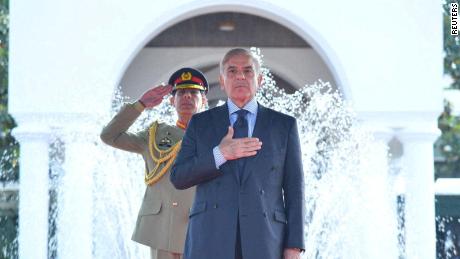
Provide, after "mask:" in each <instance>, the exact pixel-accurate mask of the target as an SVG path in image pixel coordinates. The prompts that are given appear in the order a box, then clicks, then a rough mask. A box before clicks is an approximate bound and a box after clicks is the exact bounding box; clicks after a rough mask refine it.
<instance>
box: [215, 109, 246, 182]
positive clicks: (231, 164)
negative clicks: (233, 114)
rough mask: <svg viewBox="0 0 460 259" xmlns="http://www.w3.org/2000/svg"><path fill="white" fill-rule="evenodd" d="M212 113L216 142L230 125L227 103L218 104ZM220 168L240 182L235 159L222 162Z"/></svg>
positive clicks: (225, 133)
mask: <svg viewBox="0 0 460 259" xmlns="http://www.w3.org/2000/svg"><path fill="white" fill-rule="evenodd" d="M211 114H212V122H213V124H214V125H213V126H214V129H215V133H216V135H215V136H217V137H218V138H219V139H218V141H217V142H218V143H219V142H220V141H221V140H222V138H223V137H224V136H225V135H227V132H228V126H230V118H229V114H228V106H227V103H225V104H224V105H221V106H218V107H216V108H214V112H213V113H211ZM220 168H221V169H222V170H228V171H229V173H231V174H233V175H234V176H235V181H236V182H237V183H239V182H240V179H239V175H238V172H237V170H238V169H237V167H236V163H235V160H233V161H227V162H226V163H224V164H223V165H222V166H221V167H220Z"/></svg>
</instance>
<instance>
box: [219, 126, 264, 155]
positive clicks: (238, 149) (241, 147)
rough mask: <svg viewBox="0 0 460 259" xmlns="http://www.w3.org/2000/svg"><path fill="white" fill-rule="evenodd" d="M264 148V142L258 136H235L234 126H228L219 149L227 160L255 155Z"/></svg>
mask: <svg viewBox="0 0 460 259" xmlns="http://www.w3.org/2000/svg"><path fill="white" fill-rule="evenodd" d="M261 148H262V142H261V141H260V140H259V139H258V138H237V139H234V138H233V127H231V126H229V127H228V132H227V135H225V136H224V137H223V138H222V140H221V141H220V144H219V150H220V152H221V153H222V155H224V158H225V159H226V160H235V159H238V158H242V157H249V156H255V155H256V154H257V151H258V150H259V149H261Z"/></svg>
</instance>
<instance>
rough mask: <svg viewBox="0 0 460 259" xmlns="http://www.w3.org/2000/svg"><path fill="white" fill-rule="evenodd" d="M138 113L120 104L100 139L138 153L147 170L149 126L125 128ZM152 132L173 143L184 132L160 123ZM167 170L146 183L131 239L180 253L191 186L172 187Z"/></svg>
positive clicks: (151, 165) (149, 161) (192, 191)
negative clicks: (181, 188) (139, 129)
mask: <svg viewBox="0 0 460 259" xmlns="http://www.w3.org/2000/svg"><path fill="white" fill-rule="evenodd" d="M139 115H140V112H139V111H137V110H136V109H134V107H133V106H132V105H130V104H127V105H125V106H123V107H122V108H121V110H120V112H118V114H117V115H115V117H114V118H113V119H112V120H111V121H110V122H109V124H108V125H107V126H105V127H104V129H103V130H102V133H101V139H102V140H103V141H104V142H105V143H106V144H108V145H110V146H113V147H115V148H119V149H122V150H126V151H129V152H135V153H138V154H141V155H142V157H143V158H144V161H145V165H146V169H147V170H148V171H149V172H150V170H152V169H153V168H154V166H155V163H154V161H153V160H152V158H151V155H150V151H149V130H148V129H145V130H144V131H141V132H138V133H136V134H133V133H129V132H127V131H128V128H129V127H130V126H131V125H132V124H133V123H134V121H135V120H136V119H137V118H138V117H139ZM155 135H156V136H155V140H156V143H160V141H161V140H162V139H164V138H165V137H166V136H167V137H168V139H170V140H172V144H175V143H177V142H178V141H180V140H181V139H182V137H183V135H184V132H183V131H182V130H181V129H180V128H177V127H175V126H174V127H173V126H169V125H167V124H164V123H160V124H159V125H158V129H157V132H156V134H155ZM155 152H156V151H155ZM169 173H170V172H167V173H166V174H165V175H164V176H163V177H162V178H161V179H160V180H159V181H158V182H157V183H155V184H153V185H152V186H147V189H146V190H145V194H144V199H143V201H142V206H141V208H140V210H139V215H138V218H137V222H136V228H135V229H134V233H133V236H132V240H134V241H136V242H138V243H141V244H144V245H147V246H150V247H152V248H154V249H161V250H165V251H170V252H174V253H183V249H184V243H185V233H186V230H187V224H188V215H189V210H190V207H191V204H192V202H193V198H194V195H195V189H194V188H192V189H188V190H183V191H180V190H176V189H175V188H174V186H173V185H172V184H171V182H170V181H169ZM139 177H144V174H139Z"/></svg>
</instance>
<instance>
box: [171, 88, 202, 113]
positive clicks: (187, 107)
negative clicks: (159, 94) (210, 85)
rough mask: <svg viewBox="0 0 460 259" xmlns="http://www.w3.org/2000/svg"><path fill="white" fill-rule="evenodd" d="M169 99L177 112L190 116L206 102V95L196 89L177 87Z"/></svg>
mask: <svg viewBox="0 0 460 259" xmlns="http://www.w3.org/2000/svg"><path fill="white" fill-rule="evenodd" d="M170 101H171V104H172V105H173V106H174V107H175V108H176V111H177V113H178V114H180V115H188V116H192V115H193V114H195V113H197V112H199V111H200V110H201V108H202V107H203V106H204V105H205V104H206V96H205V95H204V94H202V93H201V91H200V90H197V89H178V90H177V91H176V93H175V94H174V95H173V96H171V99H170Z"/></svg>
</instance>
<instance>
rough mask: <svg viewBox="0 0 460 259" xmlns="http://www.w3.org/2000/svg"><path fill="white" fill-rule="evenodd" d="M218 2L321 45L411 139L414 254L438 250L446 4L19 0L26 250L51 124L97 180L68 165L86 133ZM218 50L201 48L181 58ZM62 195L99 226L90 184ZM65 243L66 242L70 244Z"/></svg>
mask: <svg viewBox="0 0 460 259" xmlns="http://www.w3.org/2000/svg"><path fill="white" fill-rule="evenodd" d="M217 12H239V13H246V14H251V15H256V16H260V17H263V18H266V19H269V20H272V21H274V22H276V23H278V24H281V25H282V26H284V27H286V28H288V29H290V30H291V31H293V32H295V33H296V34H297V35H299V36H300V37H301V38H302V39H304V40H305V41H306V42H308V43H309V44H310V45H311V47H312V49H313V50H314V52H315V57H318V58H319V59H320V60H321V66H324V67H325V68H327V70H328V72H327V73H326V75H325V77H326V78H328V77H330V78H329V79H330V80H331V81H333V82H334V83H335V84H336V87H337V88H338V89H339V90H340V91H341V92H342V93H343V95H344V98H345V99H347V100H349V101H350V102H352V104H353V107H354V109H355V111H356V112H357V113H358V116H359V117H360V118H361V119H362V121H363V123H364V124H365V125H366V126H368V127H369V128H370V129H371V130H372V131H373V132H374V133H375V135H376V136H377V137H379V138H381V139H382V140H384V141H387V142H388V141H390V140H391V139H393V138H397V139H398V140H399V141H400V142H401V143H402V150H403V152H402V157H401V160H402V161H403V164H404V167H405V172H406V186H405V193H406V255H407V258H409V259H412V258H435V250H436V249H435V210H434V194H435V188H434V168H433V142H434V141H435V138H436V137H437V136H438V135H439V132H438V130H437V116H438V115H439V113H440V111H441V108H442V92H441V90H442V88H441V87H442V67H443V66H442V59H443V52H442V23H441V21H442V6H441V4H440V3H438V2H436V1H428V0H422V1H399V2H396V1H384V0H382V1H374V2H369V1H364V0H356V1H339V0H332V1H326V2H324V1H323V2H321V1H312V0H305V1H300V0H285V1H277V0H267V1H262V0H254V1H240V0H217V1H207V0H205V1H199V0H181V1H148V0H137V1H134V2H127V1H121V0H111V1H107V0H101V1H74V0H70V1H49V0H48V1H41V2H34V1H28V2H25V1H12V2H11V3H10V21H11V23H10V46H11V47H10V71H9V76H10V79H9V82H10V87H9V111H10V113H11V114H12V115H13V116H14V118H15V119H16V121H17V123H18V128H17V129H15V131H14V135H15V137H16V138H17V139H18V141H19V142H20V145H21V160H20V163H21V171H20V185H19V188H20V202H19V214H20V217H19V219H20V223H19V256H20V258H21V259H22V258H37V259H45V258H47V256H48V255H47V253H48V251H47V249H48V247H47V238H48V233H47V232H48V203H49V201H48V192H47V190H48V184H49V183H48V181H49V179H48V173H49V167H48V160H49V156H48V144H49V141H50V138H51V135H52V132H53V129H56V128H59V129H62V130H64V131H66V132H70V133H71V134H74V135H75V136H77V137H76V138H68V139H65V140H64V141H65V142H66V143H65V145H67V146H68V148H67V152H68V154H67V157H66V164H65V166H64V169H65V168H69V169H68V170H69V172H68V174H67V175H68V178H69V179H71V180H69V181H71V182H72V186H75V187H77V188H78V186H80V185H85V186H87V185H91V184H92V182H91V179H90V178H91V177H89V175H88V174H89V172H85V170H86V168H88V166H87V165H85V166H82V167H81V169H80V170H73V169H70V168H75V167H74V166H71V165H72V164H77V165H78V164H79V163H81V161H90V160H91V157H84V154H82V152H79V150H82V149H85V148H87V147H88V145H89V143H84V142H85V141H84V138H78V136H80V135H93V134H98V133H99V132H98V131H99V129H94V127H92V123H93V122H94V120H96V119H97V117H98V116H97V115H98V114H99V113H101V112H104V113H105V112H107V111H108V110H109V109H110V108H111V102H112V99H113V94H114V91H115V89H116V88H117V87H118V86H119V85H120V84H121V83H122V82H123V80H127V79H126V78H127V77H125V76H126V73H127V71H128V70H129V67H130V66H131V65H132V64H133V62H134V61H135V60H136V57H138V55H139V53H141V52H143V51H144V52H145V51H146V50H145V49H144V46H145V45H146V44H147V43H148V42H149V41H150V40H151V39H153V38H154V37H156V36H157V35H158V34H159V33H161V32H162V31H163V30H165V29H167V28H169V27H171V26H174V25H175V24H177V23H179V22H181V21H183V20H186V19H188V18H191V17H195V16H199V15H204V14H209V13H217ZM254 33H259V32H254ZM260 33H262V32H260ZM220 57H221V55H216V54H210V55H209V56H205V55H202V58H201V59H196V60H189V61H188V62H185V63H183V65H190V66H193V65H195V64H196V63H197V65H203V64H206V63H209V62H218V61H219V59H220ZM172 69H174V68H170V69H169V70H167V69H165V74H167V73H169V72H171V70H172ZM281 70H282V68H280V73H282V71H281ZM286 76H289V71H288V70H286ZM163 80H164V79H163ZM306 83H308V82H306ZM134 94H138V92H135V91H134V92H133V95H134ZM67 165H68V167H67ZM63 199H66V200H67V201H69V202H72V204H75V203H78V204H79V206H80V207H88V208H87V209H85V210H83V211H86V212H87V213H88V214H86V215H79V216H78V217H76V218H75V219H72V220H67V221H65V222H63V223H62V224H68V225H69V228H76V229H77V228H78V229H86V233H87V235H89V236H90V235H91V229H90V225H91V214H90V213H91V204H92V203H91V199H92V198H91V195H87V196H83V197H75V196H73V195H72V189H71V188H70V189H69V192H68V193H66V194H65V195H64V198H63ZM64 209H66V210H73V209H75V208H74V207H72V206H67V207H65V208H64ZM78 213H79V212H78V211H75V214H78ZM66 222H69V223H66ZM31 229H34V231H31ZM75 238H78V240H90V239H88V237H84V236H79V237H75ZM63 239H64V237H63ZM73 242H77V241H73ZM62 244H63V245H62V246H61V248H60V249H64V250H65V249H67V246H72V244H66V242H64V241H63V242H62ZM78 247H79V249H77V251H75V252H74V255H73V256H74V257H75V258H92V244H91V242H78ZM69 249H71V248H69ZM421 256H423V257H421ZM72 258H73V257H72Z"/></svg>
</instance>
